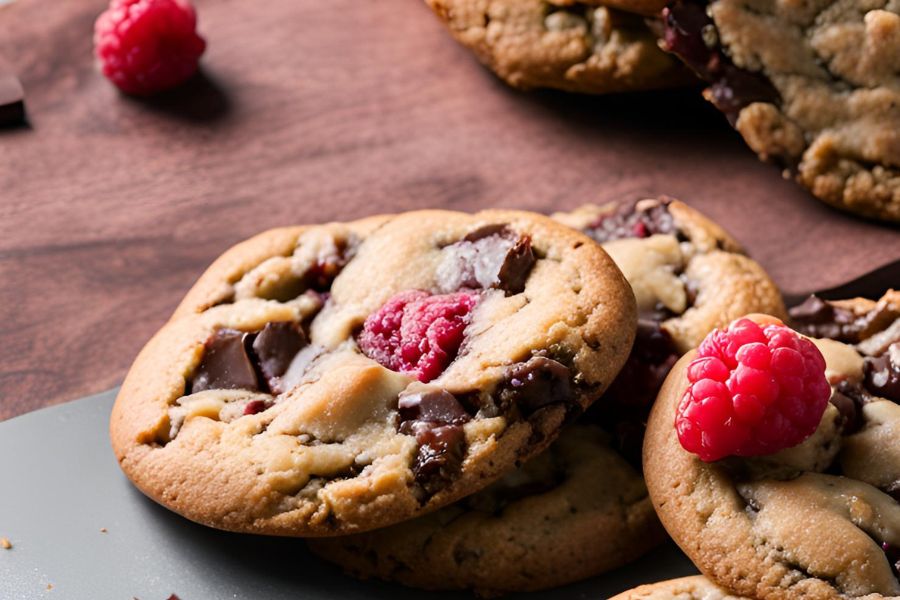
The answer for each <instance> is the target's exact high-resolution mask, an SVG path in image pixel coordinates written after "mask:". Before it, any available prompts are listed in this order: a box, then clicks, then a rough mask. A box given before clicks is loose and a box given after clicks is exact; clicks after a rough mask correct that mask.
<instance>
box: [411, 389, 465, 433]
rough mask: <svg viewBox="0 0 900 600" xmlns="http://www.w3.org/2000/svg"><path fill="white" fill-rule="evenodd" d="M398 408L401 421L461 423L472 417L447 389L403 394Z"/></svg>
mask: <svg viewBox="0 0 900 600" xmlns="http://www.w3.org/2000/svg"><path fill="white" fill-rule="evenodd" d="M398 408H399V411H400V420H401V421H430V422H432V423H441V424H444V425H461V424H463V423H465V422H467V421H468V420H469V419H470V417H469V413H467V412H466V409H465V408H463V405H462V404H460V403H459V401H458V400H457V399H456V398H455V397H454V396H453V394H451V393H450V392H448V391H446V390H428V391H424V392H418V393H412V394H404V395H401V396H400V400H399V402H398Z"/></svg>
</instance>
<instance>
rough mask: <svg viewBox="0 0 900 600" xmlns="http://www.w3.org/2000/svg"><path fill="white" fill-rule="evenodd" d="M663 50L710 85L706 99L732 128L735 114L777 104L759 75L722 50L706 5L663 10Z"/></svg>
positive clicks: (694, 0)
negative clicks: (753, 106) (754, 105)
mask: <svg viewBox="0 0 900 600" xmlns="http://www.w3.org/2000/svg"><path fill="white" fill-rule="evenodd" d="M663 20H664V22H665V34H664V36H663V44H664V48H665V49H666V50H668V51H669V52H673V53H675V54H677V55H678V56H679V58H681V60H683V61H684V62H685V63H686V64H687V65H688V66H689V67H690V68H692V69H693V70H694V71H695V72H696V73H697V74H698V75H699V76H700V77H701V78H702V79H704V80H706V81H708V82H710V83H711V84H712V85H711V86H710V88H709V90H708V99H709V100H710V101H712V103H713V104H715V105H716V108H718V109H719V110H721V111H722V112H723V113H725V116H726V117H727V118H728V120H729V122H730V123H731V124H732V125H734V124H735V122H736V121H737V116H738V113H740V111H741V109H743V108H744V107H745V106H748V105H750V104H752V103H754V102H770V103H776V102H779V101H780V95H779V93H778V91H777V90H776V89H775V86H774V85H772V82H771V81H769V80H768V78H766V77H765V76H764V75H762V74H761V73H755V72H751V71H747V70H744V69H741V68H739V67H737V66H736V65H735V64H734V63H733V62H732V61H731V59H730V58H729V57H728V56H727V55H726V54H725V52H724V51H723V50H722V47H721V45H720V43H719V36H718V31H716V26H715V23H713V20H712V19H711V18H710V17H709V15H708V14H707V13H706V3H705V2H701V1H698V0H678V1H676V2H673V3H671V4H669V6H667V7H666V8H665V9H664V10H663Z"/></svg>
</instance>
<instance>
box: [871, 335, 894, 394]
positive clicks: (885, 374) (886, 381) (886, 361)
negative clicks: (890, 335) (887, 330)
mask: <svg viewBox="0 0 900 600" xmlns="http://www.w3.org/2000/svg"><path fill="white" fill-rule="evenodd" d="M898 356H900V342H897V343H894V344H893V345H892V346H891V347H890V348H889V349H888V351H887V352H885V353H884V354H882V355H881V356H877V357H875V358H867V359H866V361H865V376H866V378H865V385H866V389H867V390H868V391H869V392H870V393H871V394H872V395H873V396H879V397H881V398H887V399H888V400H892V401H894V402H896V403H897V404H900V362H897V360H896V358H897V357H898Z"/></svg>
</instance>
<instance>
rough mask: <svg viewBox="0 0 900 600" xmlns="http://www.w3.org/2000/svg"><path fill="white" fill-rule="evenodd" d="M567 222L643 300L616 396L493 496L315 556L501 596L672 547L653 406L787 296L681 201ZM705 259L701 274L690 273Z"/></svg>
mask: <svg viewBox="0 0 900 600" xmlns="http://www.w3.org/2000/svg"><path fill="white" fill-rule="evenodd" d="M554 218H555V219H557V220H559V221H560V222H563V223H565V224H567V225H570V226H572V227H573V228H575V229H578V230H580V231H584V232H585V233H587V234H588V235H590V236H591V237H592V238H594V239H595V240H598V241H601V242H603V243H604V247H605V248H607V251H608V252H610V254H611V255H615V260H617V261H619V262H618V263H617V264H618V265H619V266H620V268H622V269H623V271H625V272H626V273H628V275H627V278H628V279H629V283H630V284H631V285H632V287H633V289H634V292H635V295H636V296H637V297H638V305H639V307H640V313H639V314H640V321H639V325H638V331H637V337H636V339H635V344H634V347H633V349H632V353H631V356H630V357H629V359H628V361H627V362H626V366H625V367H624V368H623V369H622V371H621V372H620V373H619V375H618V376H617V378H616V379H615V381H614V382H613V384H612V386H611V387H610V389H609V390H607V393H606V394H605V395H604V396H603V397H602V398H601V399H600V400H598V401H597V402H596V403H594V405H593V406H592V407H591V408H590V409H588V411H587V412H586V413H585V415H584V416H582V417H581V418H580V419H579V420H578V421H577V422H576V423H575V424H574V425H572V426H570V427H569V428H568V429H566V430H564V431H563V432H562V434H561V435H560V438H559V439H558V440H557V441H556V442H554V444H553V445H552V446H551V447H550V449H549V450H547V451H546V452H544V453H543V454H541V455H539V456H538V457H536V458H534V459H532V461H530V462H528V463H526V464H525V465H524V466H523V467H521V468H520V469H518V470H517V471H515V472H512V473H510V474H508V475H507V476H506V477H504V478H503V479H501V480H500V481H498V482H496V483H495V484H494V485H493V486H491V487H490V488H488V489H486V490H483V491H482V492H479V493H477V494H475V495H473V496H470V497H469V498H466V499H464V500H462V501H460V502H457V503H456V504H454V505H452V506H450V507H447V508H445V509H442V510H441V511H438V512H436V513H433V514H431V515H428V516H426V517H423V518H421V519H417V520H414V521H409V522H404V523H400V524H398V525H395V526H393V527H390V528H387V529H382V530H378V531H375V532H370V533H363V534H360V535H355V536H349V537H339V538H330V539H326V540H313V541H311V543H310V545H311V547H312V549H313V550H314V551H316V552H318V553H319V554H321V555H322V556H324V557H326V558H328V559H329V560H332V561H334V562H336V563H338V564H340V565H341V566H342V567H344V568H345V569H346V570H347V571H348V572H350V573H351V574H353V575H356V576H358V577H378V578H382V579H387V580H395V581H399V582H402V583H404V584H407V585H411V586H415V587H420V588H426V589H457V588H471V589H475V590H476V591H478V592H480V593H484V594H495V593H501V592H509V591H523V590H535V589H543V588H549V587H554V586H558V585H562V584H565V583H570V582H573V581H577V580H580V579H584V578H587V577H590V576H594V575H598V574H600V573H604V572H606V571H609V570H611V569H614V568H616V567H619V566H621V565H623V564H625V563H627V562H630V561H632V560H634V559H636V558H638V557H639V556H641V555H643V554H644V553H646V552H647V551H648V550H650V549H652V548H653V547H655V546H656V545H658V544H659V543H660V542H662V541H663V539H664V537H665V536H664V534H663V532H662V530H661V527H660V524H659V521H658V519H657V518H656V515H655V513H654V511H653V509H652V506H651V503H650V499H649V497H648V495H647V492H646V486H645V484H644V481H643V478H642V476H641V472H640V446H641V440H642V435H643V427H644V423H645V422H646V417H647V414H648V412H649V409H650V405H651V404H652V402H653V399H655V397H656V393H657V392H658V390H659V387H660V386H661V385H662V381H663V379H664V378H665V375H666V373H667V372H668V370H669V369H670V368H671V366H672V365H673V364H674V363H675V361H676V360H677V358H678V356H680V354H681V350H680V348H682V347H689V346H690V344H691V343H693V340H694V336H697V335H699V336H700V337H702V336H703V335H705V334H706V331H704V329H703V328H704V327H709V328H710V329H712V328H714V327H716V326H724V325H725V324H727V323H728V322H729V321H730V320H731V319H732V318H733V317H734V315H736V314H743V313H744V312H752V311H774V312H776V313H779V314H782V313H783V312H784V308H783V305H782V303H781V299H780V296H779V294H778V291H777V290H776V288H775V286H774V284H772V282H771V280H770V279H769V278H768V276H767V275H766V274H765V272H764V271H763V270H762V268H761V267H759V265H757V264H756V263H755V262H753V261H752V260H750V259H748V258H746V257H745V256H743V255H741V254H739V252H740V247H739V245H738V244H737V242H736V241H734V240H733V239H732V238H731V237H730V236H729V235H728V234H727V233H725V232H724V231H723V230H722V229H721V228H720V227H719V226H718V225H716V224H715V223H713V222H711V221H710V220H708V219H707V218H705V217H704V216H703V215H701V214H700V213H698V212H697V211H695V210H693V209H691V208H690V207H688V206H687V205H686V204H684V203H682V202H679V201H677V200H670V199H646V200H641V201H639V202H637V203H635V202H622V203H620V204H617V205H606V206H603V207H600V206H593V205H588V206H584V207H581V208H580V209H578V210H576V211H575V212H572V213H559V214H556V215H554ZM710 257H713V258H712V260H710ZM715 257H720V258H715ZM695 261H697V264H699V265H700V266H701V267H702V268H697V267H694V268H692V269H687V268H686V267H688V266H689V265H690V264H691V263H694V262H695ZM688 271H689V272H690V273H691V275H692V276H694V274H695V273H700V274H701V275H702V279H698V280H694V279H690V278H688V277H687V276H686V273H687V272H688ZM689 289H690V290H691V291H689ZM745 290H753V291H751V292H747V291H745ZM720 293H721V296H720V295H719V294H720ZM689 298H690V301H688V299H689ZM664 302H668V305H667V304H664ZM670 307H671V308H670ZM673 309H674V310H673ZM689 311H695V312H699V313H701V315H702V316H698V317H694V316H693V315H686V313H687V312H689ZM735 311H738V312H735ZM670 322H671V323H670ZM667 323H670V324H667Z"/></svg>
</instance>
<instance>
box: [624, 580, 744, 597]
mask: <svg viewBox="0 0 900 600" xmlns="http://www.w3.org/2000/svg"><path fill="white" fill-rule="evenodd" d="M610 600H748V599H746V598H738V597H737V596H732V595H731V594H729V593H728V592H726V591H725V590H723V589H722V588H720V587H718V586H717V585H715V584H714V583H712V582H711V581H710V580H709V579H707V578H706V577H703V576H702V575H694V576H693V577H681V578H679V579H670V580H669V581H661V582H659V583H651V584H648V585H642V586H640V587H636V588H634V589H633V590H628V591H627V592H622V593H621V594H619V595H617V596H613V597H612V598H611V599H610Z"/></svg>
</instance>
